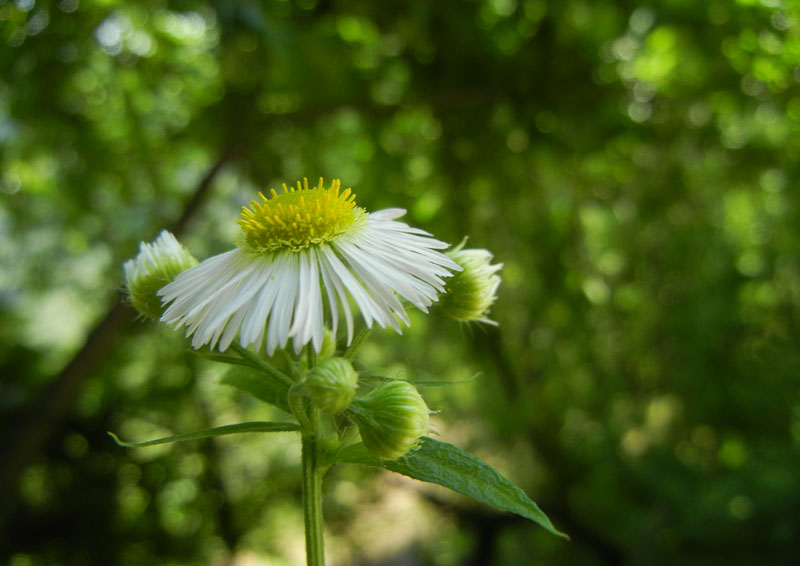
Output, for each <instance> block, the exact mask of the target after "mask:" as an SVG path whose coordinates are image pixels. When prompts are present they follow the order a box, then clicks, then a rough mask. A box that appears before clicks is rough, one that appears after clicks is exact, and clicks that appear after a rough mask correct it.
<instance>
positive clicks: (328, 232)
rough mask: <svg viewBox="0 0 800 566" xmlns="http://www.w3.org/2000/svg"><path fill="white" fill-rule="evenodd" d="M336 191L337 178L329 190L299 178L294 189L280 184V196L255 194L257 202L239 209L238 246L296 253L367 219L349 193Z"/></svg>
mask: <svg viewBox="0 0 800 566" xmlns="http://www.w3.org/2000/svg"><path fill="white" fill-rule="evenodd" d="M340 188H341V183H340V181H339V180H338V179H335V180H334V181H333V182H332V183H331V186H330V188H329V189H326V188H324V187H323V186H322V179H320V180H319V183H318V184H317V186H316V187H311V188H309V186H308V179H303V182H302V184H301V183H300V181H298V182H297V187H287V186H286V185H283V192H282V193H278V192H277V191H275V189H270V198H267V197H265V196H264V195H263V194H262V193H258V196H259V197H261V202H258V201H255V200H254V201H252V202H251V203H250V206H249V207H246V206H243V207H242V219H241V220H239V226H241V227H242V237H241V238H240V245H241V246H242V247H245V248H248V249H250V250H252V251H254V252H259V253H270V252H274V251H278V250H290V251H300V250H303V249H306V248H308V247H310V246H318V245H320V244H323V243H325V242H329V241H331V240H333V239H335V238H336V237H337V236H340V235H341V234H342V233H344V232H346V231H348V230H350V229H352V228H353V226H354V224H356V223H357V222H358V221H359V220H361V219H362V218H366V216H367V213H366V212H365V211H364V209H362V208H359V207H357V206H356V205H355V195H354V194H352V191H351V190H350V189H345V190H344V191H340Z"/></svg>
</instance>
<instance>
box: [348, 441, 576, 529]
mask: <svg viewBox="0 0 800 566" xmlns="http://www.w3.org/2000/svg"><path fill="white" fill-rule="evenodd" d="M336 461H338V462H349V463H355V464H364V465H367V466H376V467H380V468H385V469H387V470H390V471H392V472H396V473H398V474H402V475H404V476H408V477H410V478H413V479H416V480H420V481H424V482H430V483H435V484H438V485H441V486H444V487H446V488H449V489H452V490H453V491H455V492H457V493H460V494H462V495H466V496H468V497H471V498H473V499H475V500H477V501H480V502H482V503H486V504H487V505H491V506H492V507H494V508H496V509H499V510H501V511H508V512H510V513H515V514H517V515H520V516H521V517H525V518H526V519H530V520H531V521H533V522H534V523H537V524H538V525H540V526H541V527H543V528H544V529H546V530H547V531H549V532H551V533H552V534H554V535H557V536H560V537H563V538H566V539H568V538H569V537H568V536H567V535H565V534H564V533H562V532H559V531H557V530H556V528H555V527H554V526H553V524H552V523H551V522H550V519H548V518H547V515H545V514H544V512H543V511H542V510H541V509H539V506H538V505H536V503H534V502H533V501H532V500H531V499H530V498H529V497H528V496H527V495H526V494H525V492H524V491H522V490H521V489H520V488H519V487H517V486H516V485H514V484H513V483H511V481H510V480H508V479H507V478H506V477H504V476H503V475H502V474H501V473H500V472H498V471H497V470H495V469H494V468H493V467H491V466H490V465H489V464H486V463H485V462H482V461H481V460H479V459H478V458H476V457H475V456H473V455H472V454H469V453H467V452H464V451H463V450H461V449H460V448H458V447H456V446H453V445H452V444H448V443H447V442H441V441H439V440H435V439H433V438H429V437H423V438H422V439H421V441H420V444H419V447H418V448H416V449H414V450H412V451H411V452H409V453H408V454H406V455H405V456H403V457H402V458H398V459H397V460H379V459H378V458H375V457H374V456H373V455H372V454H370V452H369V451H368V450H367V448H366V447H365V446H364V444H363V443H359V444H355V445H352V446H348V447H347V448H345V449H343V450H341V451H339V453H338V454H337V455H336Z"/></svg>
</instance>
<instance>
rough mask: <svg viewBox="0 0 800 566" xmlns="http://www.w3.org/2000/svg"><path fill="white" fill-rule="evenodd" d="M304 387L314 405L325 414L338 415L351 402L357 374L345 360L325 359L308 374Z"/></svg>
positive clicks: (356, 384) (354, 391) (356, 382)
mask: <svg viewBox="0 0 800 566" xmlns="http://www.w3.org/2000/svg"><path fill="white" fill-rule="evenodd" d="M306 385H307V387H308V390H309V391H310V392H311V399H312V401H313V402H314V405H316V406H317V407H318V408H319V409H321V410H323V411H325V412H326V413H338V412H340V411H344V410H345V409H346V408H347V407H348V405H350V401H352V400H353V396H355V394H356V389H357V388H358V373H356V370H355V369H353V366H352V364H350V362H349V361H348V360H346V359H345V358H326V359H324V360H322V361H321V362H319V363H318V364H317V365H316V366H315V367H314V368H313V369H312V370H311V371H310V372H309V373H308V379H307V381H306Z"/></svg>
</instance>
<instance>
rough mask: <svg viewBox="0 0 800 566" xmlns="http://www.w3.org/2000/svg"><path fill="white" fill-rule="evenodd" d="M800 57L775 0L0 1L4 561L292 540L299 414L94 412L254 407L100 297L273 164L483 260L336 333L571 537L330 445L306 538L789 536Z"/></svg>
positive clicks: (705, 542) (534, 560) (496, 554)
mask: <svg viewBox="0 0 800 566" xmlns="http://www.w3.org/2000/svg"><path fill="white" fill-rule="evenodd" d="M798 64H800V4H798V2H796V1H795V0H760V1H759V0H738V1H723V0H710V1H707V2H697V1H690V0H663V1H661V2H625V1H616V2H612V1H608V0H598V1H588V0H564V1H561V2H545V1H543V0H486V1H458V2H457V1H437V2H434V1H431V2H426V1H413V2H395V1H389V2H367V1H364V0H359V1H354V2H344V1H341V0H340V1H334V0H331V1H325V0H319V1H317V0H302V1H295V2H289V1H283V2H264V3H258V2H255V1H249V2H248V1H244V2H210V1H206V2H202V1H185V2H165V1H158V0H145V1H143V2H132V1H129V2H116V1H113V0H106V1H90V0H60V1H58V2H56V1H53V2H47V1H43V0H16V1H15V2H10V1H8V0H0V266H1V268H0V376H2V377H0V433H2V448H0V494H2V496H0V563H2V564H8V565H10V566H29V565H47V566H50V565H56V564H58V565H64V566H72V565H92V566H94V565H117V564H119V565H125V566H127V565H131V566H137V565H142V564H158V565H175V566H178V565H205V564H212V565H231V566H234V565H236V566H243V565H246V566H261V565H270V566H271V565H284V564H285V565H294V564H300V563H302V561H303V556H304V554H303V553H304V550H303V538H302V537H303V534H302V514H301V509H300V505H299V501H300V500H299V498H300V491H299V489H300V485H299V474H298V469H299V441H298V439H297V438H296V437H295V436H294V435H291V434H275V435H242V436H238V437H226V438H220V439H215V440H212V441H200V442H195V443H186V444H181V445H172V446H164V447H155V448H146V449H138V450H125V449H122V448H119V447H117V446H116V445H115V444H114V443H113V441H112V440H111V439H110V438H109V437H108V436H106V431H107V430H113V431H115V432H117V433H119V434H120V436H121V437H122V438H124V439H126V440H144V439H148V438H153V437H156V436H162V435H165V434H171V433H178V432H187V431H191V430H196V429H199V428H205V427H208V426H216V425H223V424H230V423H234V422H239V421H243V420H269V419H271V418H276V419H277V420H280V418H278V417H279V416H280V415H278V414H277V411H274V410H272V409H270V408H269V407H265V406H262V405H260V404H259V403H257V402H255V401H253V400H251V399H248V398H246V397H245V396H243V395H242V394H241V393H239V392H237V391H235V390H233V389H232V388H230V387H227V386H223V385H220V384H219V383H218V382H219V379H220V376H221V375H222V372H223V371H224V367H222V366H220V365H218V364H214V363H211V362H207V361H204V360H201V359H200V358H198V357H196V356H193V355H191V354H188V353H186V352H185V349H184V344H185V343H184V340H183V338H182V337H181V334H180V333H179V332H173V331H171V330H170V329H168V328H164V327H160V326H159V325H157V324H155V323H146V322H142V321H135V320H134V318H135V317H134V313H133V312H132V310H131V309H130V308H129V307H128V306H126V305H124V304H123V305H117V306H115V304H116V303H117V301H118V299H119V298H120V297H121V292H120V288H121V285H122V269H121V264H122V262H123V261H124V260H125V259H128V258H129V257H132V256H133V255H134V254H135V253H136V249H137V245H138V242H139V241H140V240H147V241H149V240H151V239H152V238H154V237H155V235H156V234H157V233H158V231H159V230H160V229H162V228H165V227H172V228H173V229H174V230H175V231H176V233H178V234H179V236H180V238H181V239H182V241H183V242H185V243H186V244H187V246H188V247H189V248H190V249H191V250H192V252H193V253H194V254H195V255H196V256H197V257H199V258H205V257H208V256H209V255H211V254H215V253H219V252H222V251H225V250H228V249H230V247H231V242H232V239H233V238H234V236H235V234H236V231H237V226H236V224H235V221H236V219H237V217H238V211H239V207H240V206H241V205H243V204H246V203H247V202H249V200H250V199H251V198H253V197H254V196H255V194H256V191H257V190H259V189H266V188H269V187H276V188H277V187H279V185H280V184H281V183H282V182H294V181H296V180H297V179H300V178H302V177H304V176H308V177H309V178H310V179H311V180H312V181H315V180H316V179H317V178H318V177H320V176H324V177H325V178H326V180H327V179H331V178H341V179H342V182H343V184H344V186H349V187H353V189H354V191H355V193H356V194H357V199H358V203H359V204H360V205H361V206H364V207H365V208H367V209H368V210H377V209H380V208H384V207H390V206H398V207H404V208H407V209H408V215H407V217H406V219H407V221H408V222H410V223H412V224H414V225H416V226H420V227H422V228H425V229H427V230H429V231H431V232H432V233H434V234H435V235H436V236H437V237H438V238H440V239H443V240H446V241H449V242H452V243H457V242H458V241H460V240H461V239H462V238H463V237H464V236H465V235H469V237H470V240H469V242H470V245H472V246H474V247H481V248H487V249H489V250H491V251H492V252H493V253H494V254H495V258H496V261H498V262H502V263H504V264H505V267H504V269H503V271H502V275H503V278H504V281H503V285H502V286H501V289H500V297H499V299H498V302H497V303H496V305H495V307H494V309H493V311H492V317H493V319H495V320H496V321H498V322H499V328H498V329H493V328H487V327H480V326H460V325H458V324H457V323H455V322H452V321H449V320H447V319H445V318H443V317H442V316H440V315H437V314H432V315H430V316H427V317H426V316H424V315H422V314H419V313H415V314H414V315H413V316H412V324H411V328H410V329H409V330H408V331H406V332H405V333H404V335H403V336H402V337H399V336H397V335H395V334H394V333H393V332H391V331H384V332H378V333H375V334H374V335H373V337H372V338H371V340H370V342H369V343H368V344H367V345H366V346H365V348H364V350H363V352H362V355H361V356H360V359H359V362H360V366H359V367H360V368H361V369H362V370H368V371H370V372H373V373H382V374H383V375H390V376H394V377H404V378H407V379H411V380H414V381H453V382H463V381H465V380H466V381H467V382H466V383H455V384H454V385H452V386H448V387H424V388H423V393H424V395H425V397H426V399H427V400H428V404H429V405H430V406H431V407H432V408H433V409H435V410H438V411H439V413H438V415H437V416H436V417H435V422H436V430H437V431H438V433H439V438H440V439H442V440H444V441H447V442H451V443H453V444H456V445H458V446H460V447H462V448H464V449H466V450H468V451H470V452H473V453H475V454H476V455H478V456H480V457H481V458H483V459H484V460H486V461H488V462H489V463H491V464H492V465H494V466H495V467H497V468H498V469H500V470H501V471H503V472H504V473H505V474H506V475H507V476H508V477H510V478H511V479H513V480H514V481H515V482H517V483H518V484H519V485H520V486H522V487H523V488H524V489H525V491H526V492H527V493H528V494H529V495H530V496H531V497H532V498H533V499H534V500H535V501H537V503H539V504H540V506H541V507H542V509H543V510H544V511H545V512H546V513H548V515H549V516H550V517H551V519H552V520H553V522H554V524H555V525H556V527H557V528H559V529H561V530H563V531H565V532H567V533H569V534H570V535H571V536H572V541H571V542H565V541H563V540H560V539H557V538H556V537H553V536H551V535H548V534H547V533H546V532H544V531H543V530H542V529H540V528H538V527H536V526H535V525H533V524H532V523H529V522H526V521H524V520H522V519H519V518H516V517H514V516H511V515H504V514H499V513H496V512H494V511H493V510H491V509H490V508H487V507H485V506H482V505H479V504H476V503H473V502H471V501H469V500H466V499H464V498H461V497H459V496H456V495H454V494H451V493H450V492H447V491H445V490H441V489H437V488H433V487H430V486H426V485H423V484H420V483H415V482H412V481H410V480H409V481H406V480H405V479H403V478H401V477H400V476H396V475H392V474H389V473H388V472H383V473H381V472H377V471H375V470H371V469H367V468H360V467H356V466H339V467H337V468H336V469H334V470H333V472H332V473H331V474H330V475H329V476H328V478H327V480H326V483H325V502H324V510H325V515H326V520H327V531H326V540H327V553H328V558H329V562H330V563H331V564H396V565H400V564H409V565H411V564H414V565H416V564H442V565H448V564H476V565H478V564H481V565H483V564H502V565H529V564H579V565H583V564H586V565H594V564H655V565H660V564H664V565H672V564H685V565H695V564H696V565H706V564H709V565H715V564H725V565H728V564H742V565H745V564H747V565H749V564H790V563H792V558H793V557H794V558H796V555H797V553H798V551H800V549H798V542H797V541H798V540H800V521H798V512H799V510H800V481H799V480H798V478H799V477H800V476H799V475H798V470H799V469H800V389H799V388H798V385H800V329H798V323H800V318H799V317H800V251H798V250H800V247H799V244H800V209H799V208H798V205H800V199H799V198H798V195H797V193H796V186H795V185H796V182H797V178H798V167H799V166H798V158H799V157H800V135H798V134H800V91H799V90H798V80H800V67H798ZM478 372H480V376H479V377H477V378H476V379H474V380H471V381H470V378H471V377H472V376H473V375H475V374H476V373H478Z"/></svg>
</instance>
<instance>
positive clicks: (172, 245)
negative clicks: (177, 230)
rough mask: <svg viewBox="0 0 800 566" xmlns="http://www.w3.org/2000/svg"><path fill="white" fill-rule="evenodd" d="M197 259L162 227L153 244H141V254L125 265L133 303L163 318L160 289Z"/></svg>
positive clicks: (143, 310)
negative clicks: (158, 293)
mask: <svg viewBox="0 0 800 566" xmlns="http://www.w3.org/2000/svg"><path fill="white" fill-rule="evenodd" d="M196 263H197V260H196V259H195V258H194V256H192V254H191V253H189V251H188V250H187V249H186V248H185V247H183V246H182V245H181V244H180V242H178V240H176V239H175V236H173V235H172V234H171V233H169V232H167V231H166V230H162V231H161V233H160V234H159V235H158V237H157V238H156V239H155V241H154V242H153V243H151V244H148V243H145V242H142V243H140V244H139V255H137V256H136V259H129V260H128V261H126V262H125V264H124V265H123V268H124V269H125V280H126V282H127V287H128V293H129V294H130V298H131V302H132V303H133V306H134V307H135V308H136V310H137V311H139V312H140V313H141V314H143V315H144V316H146V317H149V318H156V319H157V318H161V314H162V312H163V308H162V306H161V297H159V296H158V295H156V292H157V291H158V290H159V289H161V287H163V286H164V285H166V284H167V283H169V282H171V281H172V280H173V279H175V277H177V275H178V274H179V273H180V272H181V271H183V270H184V269H188V268H190V267H192V266H193V265H195V264H196Z"/></svg>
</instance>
